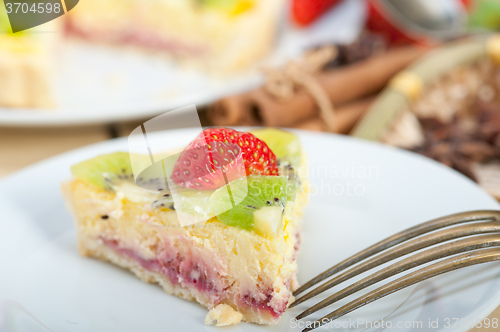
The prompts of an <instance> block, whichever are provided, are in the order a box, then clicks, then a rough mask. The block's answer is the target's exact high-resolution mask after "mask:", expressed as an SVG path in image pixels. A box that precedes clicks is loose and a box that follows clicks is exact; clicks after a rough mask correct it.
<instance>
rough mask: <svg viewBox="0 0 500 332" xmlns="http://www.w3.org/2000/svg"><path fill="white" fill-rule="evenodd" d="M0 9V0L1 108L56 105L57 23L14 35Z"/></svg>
mask: <svg viewBox="0 0 500 332" xmlns="http://www.w3.org/2000/svg"><path fill="white" fill-rule="evenodd" d="M3 8H4V3H3V0H0V107H17V108H20V107H22V108H51V107H53V106H54V104H55V102H54V97H53V87H52V84H51V81H52V79H51V74H52V73H51V71H52V68H51V64H52V60H51V57H52V52H53V51H54V50H55V47H54V46H55V44H56V43H57V37H58V34H57V32H58V26H57V23H56V22H49V23H46V24H44V25H43V27H36V28H33V29H30V30H29V31H22V32H17V33H15V34H14V33H12V30H11V27H10V23H9V18H8V17H7V12H6V11H5V10H3ZM40 31H44V32H49V33H40Z"/></svg>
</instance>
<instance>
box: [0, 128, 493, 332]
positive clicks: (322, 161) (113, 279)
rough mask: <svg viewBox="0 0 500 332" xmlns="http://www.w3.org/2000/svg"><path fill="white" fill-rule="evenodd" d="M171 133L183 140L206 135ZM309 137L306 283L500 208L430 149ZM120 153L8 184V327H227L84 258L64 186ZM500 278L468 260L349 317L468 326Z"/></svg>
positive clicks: (248, 327) (2, 299)
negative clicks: (400, 234)
mask: <svg viewBox="0 0 500 332" xmlns="http://www.w3.org/2000/svg"><path fill="white" fill-rule="evenodd" d="M173 134H174V137H176V140H178V142H179V144H183V143H188V142H189V141H190V140H191V139H192V138H193V137H194V135H195V134H196V132H195V131H193V130H181V131H176V132H175V133H173ZM170 135H172V132H171V133H170ZM300 136H301V139H302V142H303V145H304V149H305V151H307V154H308V158H309V160H310V169H311V184H312V190H313V192H312V195H311V202H310V204H309V206H308V208H307V211H306V214H305V217H304V227H303V237H304V241H303V243H302V251H301V254H300V259H299V276H298V277H299V281H300V282H301V283H303V282H305V281H307V280H308V279H310V278H311V277H313V276H315V275H317V274H318V273H320V272H322V271H323V270H325V269H326V268H328V267H330V266H332V265H334V264H335V263H337V262H339V261H341V260H342V259H344V258H347V257H348V256H350V255H351V254H354V253H356V252H358V251H359V250H361V249H364V248H365V247H367V246H369V245H371V244H373V243H375V242H377V241H379V240H382V239H383V238H385V237H387V236H389V235H392V234H394V233H395V232H397V231H400V230H403V229H406V228H408V227H410V226H413V225H416V224H418V223H421V222H423V221H427V220H429V219H432V218H436V217H439V216H443V215H446V214H449V213H455V212H460V211H465V210H475V209H499V204H498V203H497V202H496V201H495V200H494V199H493V198H491V197H490V196H488V195H487V194H486V193H485V192H484V191H483V190H482V189H480V188H479V187H478V186H476V185H475V184H474V183H473V182H472V181H470V180H468V179H467V178H465V177H464V176H462V175H460V174H458V173H456V172H454V171H451V170H450V169H448V168H446V167H445V166H442V165H440V164H438V163H436V162H433V161H430V160H427V159H425V158H423V157H421V156H418V155H415V154H412V153H409V152H405V151H399V150H396V149H393V148H389V147H385V146H382V145H378V144H374V143H368V142H363V141H359V140H354V139H350V138H345V137H339V136H333V135H326V134H317V133H307V132H301V133H300ZM150 139H151V140H153V142H154V140H162V139H165V135H164V134H162V133H159V134H153V135H152V136H150ZM118 150H121V151H127V142H126V140H124V139H118V140H112V141H108V142H105V143H100V144H97V145H92V146H89V147H86V148H82V149H79V150H75V151H73V152H70V153H66V154H64V155H61V156H59V157H55V158H52V159H49V160H47V161H45V162H42V163H39V164H36V165H34V166H31V167H29V168H27V169H25V170H23V171H21V172H18V173H17V174H15V175H13V176H10V177H8V178H7V179H5V180H3V181H2V182H0V211H2V214H1V216H2V217H1V222H0V331H2V332H4V331H9V332H10V331H30V332H32V331H35V332H36V331H46V329H45V327H46V328H47V329H49V330H51V331H93V332H98V331H106V332H109V331H120V332H126V331H148V332H153V331H203V330H206V331H214V332H215V331H221V330H219V329H217V328H214V327H206V326H204V325H203V319H204V316H205V314H206V310H205V309H204V308H202V307H200V306H199V305H197V304H196V303H191V302H187V301H184V300H181V299H178V298H175V297H172V296H169V295H166V294H165V293H164V292H163V291H162V290H161V288H160V287H158V286H155V285H149V284H145V283H143V282H141V281H139V280H138V279H136V278H135V277H134V276H133V275H132V274H130V273H128V272H126V271H124V270H121V269H119V268H117V267H114V266H112V265H109V264H107V263H103V262H99V261H96V260H93V259H89V258H82V257H80V256H79V254H78V252H77V248H76V236H75V230H74V227H73V221H72V218H71V216H70V214H69V212H68V211H67V210H66V209H65V206H64V202H63V199H62V197H61V193H60V188H59V187H60V183H61V182H62V181H64V180H66V179H69V178H70V172H69V168H70V166H71V165H73V164H75V163H77V162H80V161H82V160H85V159H87V158H90V157H94V156H96V155H98V154H102V153H109V152H114V151H118ZM363 174H365V175H363ZM315 188H319V190H320V192H316V193H315V192H314V191H315V190H316V189H315ZM328 188H331V189H332V190H333V191H332V192H331V193H330V194H328V192H327V189H328ZM342 188H343V192H341V191H342ZM349 188H351V191H350V193H351V194H349V191H348V190H349ZM356 188H357V189H356ZM352 190H354V191H352ZM356 190H357V194H356V193H355V192H356ZM321 191H322V192H321ZM353 192H354V194H352V193H353ZM499 276H500V264H498V263H490V264H485V265H481V266H476V267H469V268H467V269H464V270H460V271H456V272H454V273H450V274H447V275H444V276H440V277H438V278H435V279H431V280H430V281H428V282H426V283H424V284H423V285H421V286H419V287H417V288H416V287H411V288H409V289H407V290H404V291H402V292H399V293H396V294H393V295H391V296H388V297H386V298H384V299H382V300H379V301H377V302H375V303H372V304H370V305H368V306H366V307H365V308H363V309H361V310H359V311H357V312H354V313H352V314H350V315H349V316H347V318H346V319H349V318H353V319H358V318H360V319H366V320H371V321H372V322H373V321H375V320H377V319H382V318H385V320H386V321H387V320H391V321H392V322H394V324H396V323H397V322H399V321H401V322H403V323H405V322H413V321H422V322H423V328H419V329H406V328H395V327H394V328H393V329H390V330H389V331H465V330H467V329H468V328H467V326H465V325H466V323H468V324H471V322H472V320H473V319H476V320H480V319H482V318H484V317H486V316H487V315H488V314H489V313H490V312H491V311H492V310H494V309H495V308H496V307H497V306H498V305H499V304H500V278H499ZM349 299H352V297H351V298H349ZM343 303H345V301H344V302H343ZM303 308H305V306H304V305H302V306H300V307H299V308H298V309H293V310H289V311H287V312H286V313H285V314H284V316H283V317H282V319H281V321H280V323H279V324H278V325H276V326H272V327H262V326H257V325H252V324H246V323H242V324H239V325H237V326H234V327H230V328H227V329H224V331H241V332H243V331H296V330H298V328H295V329H294V328H293V327H292V326H294V324H293V323H291V321H290V320H291V318H292V317H294V315H296V314H298V313H299V312H300V309H303ZM396 308H397V310H395V309H396ZM391 312H392V314H391ZM389 315H390V318H387V317H388V316H389ZM314 317H315V318H318V317H320V316H314ZM447 318H448V319H453V318H459V319H464V320H463V321H462V322H463V323H462V325H463V326H462V327H460V325H457V326H456V327H455V328H449V329H445V328H444V324H445V323H446V321H445V319H447ZM436 319H438V320H439V324H440V327H441V328H440V329H427V328H426V327H428V324H429V320H430V321H435V320H436ZM344 321H345V319H344ZM37 322H40V323H41V324H43V326H45V327H42V325H40V323H37ZM452 322H453V321H452ZM343 330H344V329H342V328H340V329H337V331H343ZM359 330H362V329H359ZM374 330H375V329H371V330H370V331H374ZM491 330H492V331H493V330H495V329H491ZM379 331H380V330H379Z"/></svg>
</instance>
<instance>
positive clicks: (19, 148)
mask: <svg viewBox="0 0 500 332" xmlns="http://www.w3.org/2000/svg"><path fill="white" fill-rule="evenodd" d="M204 122H205V121H203V118H202V124H203V125H205V124H206V123H204ZM140 123H141V122H140V121H139V122H133V123H126V124H120V125H113V126H104V125H103V126H91V127H77V128H49V129H39V128H36V129H25V128H23V129H17V128H2V127H0V179H1V178H2V177H5V176H7V175H9V174H11V173H13V172H15V171H17V170H19V169H21V168H23V167H26V166H28V165H31V164H33V163H36V162H37V161H41V160H43V159H46V158H49V157H51V156H54V155H57V154H59V153H63V152H65V151H70V150H73V149H76V148H79V147H82V146H85V145H89V144H92V143H96V142H101V141H104V140H107V139H110V138H113V137H121V136H127V135H129V134H130V132H131V131H132V130H133V129H134V128H136V127H137V126H138V125H140ZM489 318H490V319H492V318H498V319H499V320H500V308H497V309H496V310H495V311H494V312H493V313H492V314H491V315H490V316H489ZM498 330H500V328H498V329H493V328H491V327H490V328H489V329H487V328H480V329H478V328H474V329H472V330H471V332H477V331H481V332H489V331H491V332H493V331H498Z"/></svg>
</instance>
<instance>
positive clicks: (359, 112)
mask: <svg viewBox="0 0 500 332" xmlns="http://www.w3.org/2000/svg"><path fill="white" fill-rule="evenodd" d="M374 99H375V97H373V96H371V97H367V98H363V99H361V100H357V101H353V102H349V103H347V104H344V105H341V106H339V107H338V108H337V109H336V110H335V121H336V122H337V132H338V133H340V134H345V135H347V134H349V132H350V131H351V130H352V128H353V127H354V125H355V124H356V123H357V122H358V120H359V119H360V118H361V117H362V116H363V115H364V114H365V113H366V111H368V109H369V108H370V106H371V104H372V103H373V101H374ZM292 128H296V129H305V130H313V131H325V130H326V126H325V123H324V122H323V119H322V118H320V117H319V116H316V117H314V118H311V119H309V120H306V121H301V122H300V123H297V124H295V125H293V126H292Z"/></svg>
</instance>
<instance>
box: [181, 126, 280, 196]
mask: <svg viewBox="0 0 500 332" xmlns="http://www.w3.org/2000/svg"><path fill="white" fill-rule="evenodd" d="M240 156H241V157H242V160H243V164H241V163H238V161H237V160H236V159H237V158H238V157H240ZM235 160H236V161H235ZM243 168H244V169H243ZM223 169H224V172H223ZM224 173H225V174H224ZM244 174H246V175H252V174H255V175H278V167H277V165H276V156H275V155H274V153H273V152H272V151H271V149H269V147H268V146H267V144H266V143H264V142H263V141H261V140H260V139H258V138H257V137H255V136H254V135H252V134H250V133H245V132H239V131H236V130H233V129H228V128H209V129H205V130H203V131H202V132H201V133H200V134H199V135H198V136H197V137H196V138H195V139H194V140H193V141H192V142H191V143H190V144H189V145H188V146H187V147H186V149H184V151H183V152H182V153H181V155H180V156H179V159H178V160H177V162H176V163H175V165H174V169H173V172H172V180H173V181H174V183H176V184H178V185H180V186H183V187H187V188H196V189H206V190H211V189H217V188H220V187H221V186H223V185H225V184H226V183H227V182H231V181H233V180H236V179H238V178H240V177H241V176H242V175H244Z"/></svg>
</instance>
